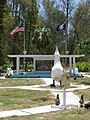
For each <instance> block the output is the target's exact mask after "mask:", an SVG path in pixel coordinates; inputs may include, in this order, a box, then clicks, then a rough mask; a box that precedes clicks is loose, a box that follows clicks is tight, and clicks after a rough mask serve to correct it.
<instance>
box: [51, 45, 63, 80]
mask: <svg viewBox="0 0 90 120" xmlns="http://www.w3.org/2000/svg"><path fill="white" fill-rule="evenodd" d="M62 74H63V67H62V65H61V62H60V53H59V51H58V47H57V46H56V50H55V53H54V66H53V67H52V70H51V77H52V79H53V80H61V76H62Z"/></svg>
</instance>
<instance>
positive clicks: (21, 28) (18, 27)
mask: <svg viewBox="0 0 90 120" xmlns="http://www.w3.org/2000/svg"><path fill="white" fill-rule="evenodd" d="M23 31H24V26H23V24H21V25H20V26H17V27H16V28H15V29H14V30H13V31H12V32H11V33H10V34H11V35H14V34H15V33H17V32H23Z"/></svg>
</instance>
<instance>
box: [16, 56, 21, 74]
mask: <svg viewBox="0 0 90 120" xmlns="http://www.w3.org/2000/svg"><path fill="white" fill-rule="evenodd" d="M19 62H20V61H19V57H17V61H16V69H17V73H19Z"/></svg>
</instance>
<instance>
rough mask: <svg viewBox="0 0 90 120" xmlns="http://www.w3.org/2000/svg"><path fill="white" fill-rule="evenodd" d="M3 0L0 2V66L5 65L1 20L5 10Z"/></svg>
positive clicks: (4, 45)
mask: <svg viewBox="0 0 90 120" xmlns="http://www.w3.org/2000/svg"><path fill="white" fill-rule="evenodd" d="M5 3H6V1H5V0H1V1H0V65H3V64H4V63H5V58H6V49H5V47H6V44H5V41H4V39H3V34H4V26H3V18H4V12H5V11H4V10H5Z"/></svg>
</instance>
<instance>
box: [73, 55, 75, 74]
mask: <svg viewBox="0 0 90 120" xmlns="http://www.w3.org/2000/svg"><path fill="white" fill-rule="evenodd" d="M73 73H74V74H75V57H73Z"/></svg>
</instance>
